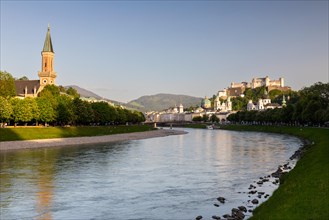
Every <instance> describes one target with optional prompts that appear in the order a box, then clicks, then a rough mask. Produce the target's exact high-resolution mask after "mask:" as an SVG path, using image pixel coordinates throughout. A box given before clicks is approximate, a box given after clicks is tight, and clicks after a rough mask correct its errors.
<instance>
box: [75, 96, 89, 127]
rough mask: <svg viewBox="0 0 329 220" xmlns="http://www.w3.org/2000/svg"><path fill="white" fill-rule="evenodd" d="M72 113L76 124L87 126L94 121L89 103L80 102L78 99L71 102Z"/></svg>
mask: <svg viewBox="0 0 329 220" xmlns="http://www.w3.org/2000/svg"><path fill="white" fill-rule="evenodd" d="M73 106H74V113H75V115H76V117H77V118H76V122H77V123H78V124H89V123H90V122H92V121H93V120H94V112H93V110H92V108H91V105H90V103H88V102H86V101H82V100H81V99H80V98H75V99H74V100H73Z"/></svg>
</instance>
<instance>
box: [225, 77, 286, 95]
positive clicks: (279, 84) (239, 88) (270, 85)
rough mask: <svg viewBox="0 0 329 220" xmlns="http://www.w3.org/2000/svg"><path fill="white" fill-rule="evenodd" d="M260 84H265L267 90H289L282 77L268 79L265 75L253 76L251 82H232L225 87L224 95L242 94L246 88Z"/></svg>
mask: <svg viewBox="0 0 329 220" xmlns="http://www.w3.org/2000/svg"><path fill="white" fill-rule="evenodd" d="M262 86H265V87H266V88H267V91H268V92H269V91H271V90H274V89H277V90H281V91H288V90H291V88H290V87H289V86H285V85H284V78H283V77H280V78H279V79H278V80H270V78H269V77H268V76H266V77H264V78H253V79H252V80H251V82H239V83H236V82H232V83H231V86H230V87H229V88H227V89H226V95H227V96H233V97H236V96H240V95H241V94H243V92H244V91H245V90H246V89H247V88H250V89H255V88H258V87H262Z"/></svg>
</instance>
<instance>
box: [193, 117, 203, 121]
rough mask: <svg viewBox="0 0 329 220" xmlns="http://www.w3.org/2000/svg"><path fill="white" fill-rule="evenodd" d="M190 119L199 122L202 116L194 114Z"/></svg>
mask: <svg viewBox="0 0 329 220" xmlns="http://www.w3.org/2000/svg"><path fill="white" fill-rule="evenodd" d="M192 121H195V122H201V121H202V117H201V116H195V117H193V118H192Z"/></svg>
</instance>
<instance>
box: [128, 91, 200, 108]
mask: <svg viewBox="0 0 329 220" xmlns="http://www.w3.org/2000/svg"><path fill="white" fill-rule="evenodd" d="M201 100H202V98H198V97H193V96H187V95H173V94H156V95H149V96H142V97H140V98H138V99H136V100H133V101H130V102H128V103H127V106H129V107H131V108H135V109H138V110H140V111H161V110H164V109H168V108H169V107H174V106H175V105H177V106H178V105H179V104H183V106H184V108H188V107H190V106H196V105H200V103H201Z"/></svg>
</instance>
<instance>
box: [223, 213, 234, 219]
mask: <svg viewBox="0 0 329 220" xmlns="http://www.w3.org/2000/svg"><path fill="white" fill-rule="evenodd" d="M223 217H224V218H231V217H232V216H230V215H229V214H225V215H223Z"/></svg>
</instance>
